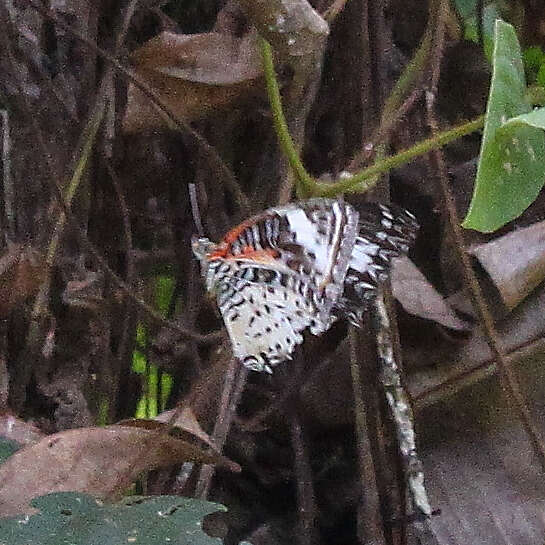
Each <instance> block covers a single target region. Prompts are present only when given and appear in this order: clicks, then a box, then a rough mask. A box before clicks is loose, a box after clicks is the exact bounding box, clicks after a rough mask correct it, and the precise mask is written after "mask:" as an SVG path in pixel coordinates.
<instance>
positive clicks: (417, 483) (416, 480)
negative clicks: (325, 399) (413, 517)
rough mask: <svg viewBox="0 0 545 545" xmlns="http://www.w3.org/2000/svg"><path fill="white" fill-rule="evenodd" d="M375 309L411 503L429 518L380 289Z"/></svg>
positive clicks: (381, 359) (387, 392)
mask: <svg viewBox="0 0 545 545" xmlns="http://www.w3.org/2000/svg"><path fill="white" fill-rule="evenodd" d="M374 307H375V313H374V314H375V317H374V318H375V327H376V330H377V352H378V358H379V365H380V371H379V379H380V382H381V383H382V386H383V388H384V392H385V395H386V400H387V402H388V406H389V408H390V412H391V415H392V418H393V421H394V425H395V428H396V434H397V441H398V444H399V449H400V452H401V458H402V463H403V467H404V471H405V474H406V479H407V484H408V488H409V492H410V495H411V499H412V503H413V505H414V507H415V509H416V510H417V511H418V512H419V513H420V514H421V515H424V516H425V517H429V516H431V514H432V511H431V507H430V502H429V500H428V494H427V492H426V488H425V486H424V472H423V468H422V462H421V461H420V458H419V457H418V453H417V450H416V441H415V431H414V419H413V412H412V408H411V405H410V402H409V398H408V396H407V393H406V392H405V390H404V388H403V386H402V383H401V372H400V369H399V367H398V365H397V363H396V361H395V357H394V350H393V342H392V331H391V327H390V319H389V317H388V312H387V308H386V304H385V301H384V293H383V291H382V289H379V290H378V293H377V297H376V299H375V302H374Z"/></svg>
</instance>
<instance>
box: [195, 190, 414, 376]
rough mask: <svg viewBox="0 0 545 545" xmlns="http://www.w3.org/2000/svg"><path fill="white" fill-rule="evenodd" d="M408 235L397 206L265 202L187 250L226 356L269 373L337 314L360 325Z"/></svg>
mask: <svg viewBox="0 0 545 545" xmlns="http://www.w3.org/2000/svg"><path fill="white" fill-rule="evenodd" d="M417 231H418V224H417V223H416V220H415V218H414V216H413V215H412V214H410V213H409V212H407V211H406V210H403V209H401V208H398V207H395V206H386V205H383V204H373V203H366V204H364V205H362V206H359V207H358V209H356V208H355V207H354V206H352V205H350V204H348V203H346V202H344V201H342V200H335V199H324V198H318V199H311V200H307V201H301V202H295V203H292V204H288V205H286V206H280V207H276V208H270V209H268V210H265V211H264V212H262V213H260V214H257V215H256V216H253V217H251V218H249V219H247V220H246V221H244V222H242V223H241V224H240V225H237V226H236V227H234V228H233V229H231V230H230V231H229V232H228V233H227V234H226V235H225V236H224V237H223V240H221V241H220V242H219V243H214V242H211V241H210V240H209V239H207V238H194V239H193V242H192V247H193V253H194V254H195V256H196V257H197V258H198V259H199V261H200V263H201V272H202V275H203V278H204V281H205V284H206V288H207V290H208V291H209V292H210V293H211V294H212V295H214V296H215V297H216V301H217V305H218V308H219V310H220V313H221V315H222V317H223V320H224V323H225V326H226V329H227V332H228V334H229V338H230V340H231V344H232V347H233V354H234V355H235V357H236V358H237V359H239V360H240V361H241V363H242V364H243V365H245V366H246V367H248V368H249V369H252V370H255V371H266V372H269V373H271V372H272V368H273V367H274V366H275V365H277V364H279V363H280V362H282V361H285V360H288V359H291V354H292V353H293V351H294V349H295V347H296V346H297V345H298V344H300V343H302V342H303V335H302V333H303V331H304V330H305V329H308V330H309V331H310V332H311V333H312V334H313V335H320V334H322V333H324V332H325V331H327V330H328V329H329V328H330V327H331V325H332V324H333V323H334V322H336V321H337V320H339V319H348V320H349V321H351V322H352V323H353V324H355V325H360V324H361V322H362V321H363V319H364V315H365V311H366V309H367V308H368V307H369V304H370V302H371V301H372V300H373V297H374V295H375V293H376V291H377V287H378V286H379V285H380V284H381V283H384V282H385V281H386V280H387V279H388V269H389V265H390V262H391V259H392V258H394V257H396V256H399V255H401V254H406V253H407V252H408V251H409V248H410V246H411V245H412V243H413V242H414V240H415V238H416V233H417Z"/></svg>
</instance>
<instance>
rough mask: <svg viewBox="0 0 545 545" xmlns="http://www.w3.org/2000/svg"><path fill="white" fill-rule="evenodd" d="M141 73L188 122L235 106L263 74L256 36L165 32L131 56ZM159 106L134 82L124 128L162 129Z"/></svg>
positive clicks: (139, 74) (148, 83)
mask: <svg viewBox="0 0 545 545" xmlns="http://www.w3.org/2000/svg"><path fill="white" fill-rule="evenodd" d="M132 60H133V62H134V66H135V72H136V74H137V76H138V77H139V78H140V79H141V80H143V81H144V82H145V83H146V84H147V85H148V86H149V87H150V88H151V89H153V90H154V91H155V92H157V93H158V94H159V95H160V97H161V99H162V100H163V101H164V102H165V103H166V104H167V105H168V106H169V108H170V109H171V110H172V111H173V112H174V114H176V115H177V116H179V117H181V118H183V119H186V120H188V121H192V120H196V119H200V118H203V117H206V116H207V115H209V114H210V113H211V112H217V111H218V110H221V109H225V108H228V107H231V106H232V105H233V104H234V103H236V102H238V101H239V100H241V99H243V98H245V97H247V96H248V95H249V94H250V93H251V92H253V91H254V89H255V87H256V85H255V82H256V79H257V78H258V77H259V76H260V75H261V72H262V71H261V61H260V58H259V54H258V49H257V43H256V34H255V32H251V33H248V34H246V35H244V36H242V37H240V38H239V37H235V36H232V35H230V34H223V33H218V32H209V33H205V34H190V35H185V34H174V33H172V32H163V33H161V34H159V35H158V36H156V37H155V38H152V39H151V40H149V41H148V42H147V43H146V44H144V45H143V46H142V47H141V48H140V49H138V50H136V51H135V52H134V53H133V54H132ZM164 126H165V122H164V119H163V117H162V115H161V114H160V113H159V112H158V110H157V108H156V107H155V106H154V105H153V104H152V102H151V101H150V99H149V98H148V97H146V96H145V95H144V94H143V93H142V92H141V91H140V90H139V89H137V88H136V87H135V86H134V85H132V84H130V85H129V89H128V97H127V109H126V112H125V117H124V119H123V128H124V130H125V131H127V132H135V131H140V130H144V129H149V128H158V127H164Z"/></svg>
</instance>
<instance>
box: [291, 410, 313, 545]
mask: <svg viewBox="0 0 545 545" xmlns="http://www.w3.org/2000/svg"><path fill="white" fill-rule="evenodd" d="M294 401H295V402H294V405H295V407H294V410H293V411H292V414H291V425H290V432H291V444H292V447H293V454H294V464H293V465H294V470H295V480H296V483H297V510H298V522H299V531H298V532H297V538H298V539H297V542H298V543H299V545H313V544H316V543H318V536H317V528H316V519H317V513H316V500H315V497H314V486H313V478H312V468H311V466H310V461H309V458H308V449H307V448H306V446H305V438H304V434H303V426H302V423H301V419H300V416H299V412H298V409H297V400H294Z"/></svg>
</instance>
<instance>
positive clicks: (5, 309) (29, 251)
mask: <svg viewBox="0 0 545 545" xmlns="http://www.w3.org/2000/svg"><path fill="white" fill-rule="evenodd" d="M43 274H44V266H43V258H42V256H41V255H40V254H39V253H38V252H37V251H36V250H34V249H33V248H30V247H28V246H23V245H19V244H18V245H13V246H11V247H10V248H9V249H8V251H7V252H6V253H5V254H4V255H3V256H2V257H0V318H6V317H7V316H8V315H9V313H10V312H11V310H12V309H13V308H14V307H16V306H17V305H19V304H21V303H22V302H23V301H24V300H25V299H26V298H27V297H30V296H31V295H34V294H35V293H36V292H37V290H38V288H39V287H40V284H41V282H42V280H43Z"/></svg>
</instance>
